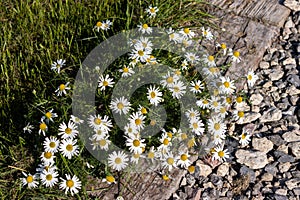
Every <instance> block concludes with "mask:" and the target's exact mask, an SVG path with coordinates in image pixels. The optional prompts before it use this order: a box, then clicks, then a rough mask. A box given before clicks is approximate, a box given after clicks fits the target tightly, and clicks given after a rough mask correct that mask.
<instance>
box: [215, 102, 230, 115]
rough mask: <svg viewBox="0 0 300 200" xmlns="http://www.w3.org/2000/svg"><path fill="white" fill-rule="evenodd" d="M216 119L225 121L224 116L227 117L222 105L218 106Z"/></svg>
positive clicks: (225, 109)
mask: <svg viewBox="0 0 300 200" xmlns="http://www.w3.org/2000/svg"><path fill="white" fill-rule="evenodd" d="M217 113H218V117H219V118H221V119H225V118H226V115H228V112H227V108H226V106H224V105H223V104H222V105H221V106H220V108H219V111H217Z"/></svg>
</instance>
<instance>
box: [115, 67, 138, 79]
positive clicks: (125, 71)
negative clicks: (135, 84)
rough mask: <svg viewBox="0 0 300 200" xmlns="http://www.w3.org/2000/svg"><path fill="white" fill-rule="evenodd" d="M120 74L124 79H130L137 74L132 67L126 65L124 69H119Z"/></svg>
mask: <svg viewBox="0 0 300 200" xmlns="http://www.w3.org/2000/svg"><path fill="white" fill-rule="evenodd" d="M119 72H121V73H122V75H121V76H122V77H128V76H131V75H132V74H134V73H135V72H134V71H133V69H132V68H131V67H129V66H126V65H124V66H123V68H122V69H119Z"/></svg>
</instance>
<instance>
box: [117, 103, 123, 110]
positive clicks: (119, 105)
mask: <svg viewBox="0 0 300 200" xmlns="http://www.w3.org/2000/svg"><path fill="white" fill-rule="evenodd" d="M117 107H118V109H119V110H122V109H123V108H124V104H123V103H121V102H120V103H118V104H117Z"/></svg>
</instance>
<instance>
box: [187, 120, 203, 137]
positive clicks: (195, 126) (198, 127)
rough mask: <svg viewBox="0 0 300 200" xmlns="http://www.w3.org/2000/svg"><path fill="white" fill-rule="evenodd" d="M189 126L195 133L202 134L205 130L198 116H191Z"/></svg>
mask: <svg viewBox="0 0 300 200" xmlns="http://www.w3.org/2000/svg"><path fill="white" fill-rule="evenodd" d="M190 128H191V129H192V132H194V133H195V134H196V135H202V134H203V133H204V130H205V129H204V124H203V123H202V120H201V119H199V118H193V119H191V120H190Z"/></svg>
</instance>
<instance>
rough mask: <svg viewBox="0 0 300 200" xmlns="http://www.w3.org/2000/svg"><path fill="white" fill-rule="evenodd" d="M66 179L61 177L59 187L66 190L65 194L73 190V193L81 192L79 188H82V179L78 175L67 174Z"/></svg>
mask: <svg viewBox="0 0 300 200" xmlns="http://www.w3.org/2000/svg"><path fill="white" fill-rule="evenodd" d="M65 176H66V179H63V178H60V179H61V182H60V184H59V188H60V189H62V190H65V194H67V193H68V191H70V192H71V195H72V196H73V195H74V194H77V193H78V192H79V189H80V188H81V181H80V180H79V179H78V178H77V176H76V175H74V176H73V177H71V175H69V174H66V175H65Z"/></svg>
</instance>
